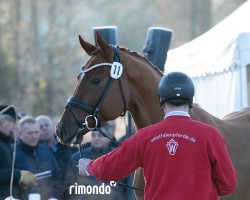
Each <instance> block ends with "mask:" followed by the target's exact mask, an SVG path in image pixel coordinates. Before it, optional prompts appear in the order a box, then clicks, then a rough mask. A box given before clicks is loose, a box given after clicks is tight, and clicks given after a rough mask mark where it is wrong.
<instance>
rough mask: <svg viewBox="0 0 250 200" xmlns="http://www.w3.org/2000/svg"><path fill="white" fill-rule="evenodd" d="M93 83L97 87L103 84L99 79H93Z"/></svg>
mask: <svg viewBox="0 0 250 200" xmlns="http://www.w3.org/2000/svg"><path fill="white" fill-rule="evenodd" d="M91 82H92V83H94V84H95V85H97V84H99V83H100V82H101V80H100V79H98V78H93V79H92V80H91Z"/></svg>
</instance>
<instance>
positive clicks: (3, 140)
mask: <svg viewBox="0 0 250 200" xmlns="http://www.w3.org/2000/svg"><path fill="white" fill-rule="evenodd" d="M16 118H17V116H16V111H15V108H14V107H13V106H8V105H0V177H1V178H0V199H1V200H2V199H5V198H7V197H9V196H10V195H11V196H13V197H14V198H18V196H19V188H20V187H24V188H28V187H29V186H31V185H32V184H34V183H35V180H36V177H35V176H34V175H33V174H32V173H30V172H28V171H23V170H19V169H17V168H16V169H14V173H13V187H12V194H10V180H11V174H12V160H13V152H12V150H11V147H10V140H11V135H12V134H13V130H14V129H15V128H16Z"/></svg>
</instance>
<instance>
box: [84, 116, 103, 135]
mask: <svg viewBox="0 0 250 200" xmlns="http://www.w3.org/2000/svg"><path fill="white" fill-rule="evenodd" d="M90 118H93V119H94V122H95V125H94V126H93V127H90V126H89V122H88V120H89V119H90ZM82 125H83V128H81V130H83V129H84V127H86V128H87V129H88V130H90V131H93V130H95V128H96V127H97V126H98V125H99V120H98V117H97V116H96V115H88V116H87V117H85V119H84V123H83V124H82Z"/></svg>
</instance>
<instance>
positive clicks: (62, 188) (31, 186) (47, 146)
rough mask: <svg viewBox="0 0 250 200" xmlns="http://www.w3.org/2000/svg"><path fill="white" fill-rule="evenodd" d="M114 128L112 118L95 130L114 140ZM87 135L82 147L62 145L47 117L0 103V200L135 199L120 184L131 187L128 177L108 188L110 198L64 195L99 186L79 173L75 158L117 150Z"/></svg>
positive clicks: (99, 137) (100, 137)
mask: <svg viewBox="0 0 250 200" xmlns="http://www.w3.org/2000/svg"><path fill="white" fill-rule="evenodd" d="M116 126H117V124H116V121H115V120H114V121H109V122H106V123H105V124H103V125H102V126H101V129H102V130H103V132H104V133H106V134H107V135H108V137H109V138H112V139H113V140H114V141H116V137H115V131H116ZM90 134H91V136H90V141H89V142H88V143H84V144H81V145H79V147H71V146H66V145H63V144H61V143H59V142H58V141H57V140H56V137H55V124H54V123H53V121H52V118H51V117H50V116H48V115H38V116H32V115H31V114H27V113H25V112H17V111H16V110H15V108H14V107H13V106H11V105H0V200H4V199H6V198H7V197H10V196H11V195H12V196H13V197H14V198H16V199H20V200H28V199H29V195H30V194H34V193H37V194H39V196H40V199H41V200H48V199H50V198H55V199H57V200H82V199H86V200H90V199H100V200H101V199H110V200H133V199H135V196H134V191H133V190H131V189H130V188H129V187H122V186H120V185H121V184H123V185H132V178H131V177H132V175H131V176H129V177H127V178H125V179H123V180H120V181H119V183H121V184H120V185H119V184H118V185H116V187H112V191H111V193H110V194H78V193H70V192H69V188H70V186H74V185H84V186H101V185H102V184H103V182H101V181H99V180H97V179H96V178H94V177H91V176H88V177H83V176H80V175H79V173H78V166H77V165H78V160H79V159H80V158H81V157H85V158H89V159H96V158H98V157H100V156H102V155H104V154H106V153H108V152H110V151H112V150H114V149H115V148H116V146H117V143H114V142H112V141H110V139H108V138H107V137H104V136H103V135H102V134H100V133H99V132H97V131H91V133H90ZM124 134H125V133H124ZM124 139H125V138H124V137H123V138H121V140H120V141H117V142H122V141H123V140H124ZM13 152H14V153H13ZM13 157H14V168H13ZM104 184H109V183H104ZM11 185H12V186H11Z"/></svg>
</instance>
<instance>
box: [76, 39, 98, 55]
mask: <svg viewBox="0 0 250 200" xmlns="http://www.w3.org/2000/svg"><path fill="white" fill-rule="evenodd" d="M79 42H80V44H81V46H82V48H83V49H84V51H85V52H86V53H87V54H88V55H89V56H90V55H91V54H92V53H93V52H94V51H95V50H96V49H97V47H96V46H94V45H92V44H90V43H88V42H86V41H84V40H83V39H82V37H81V36H80V35H79Z"/></svg>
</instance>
